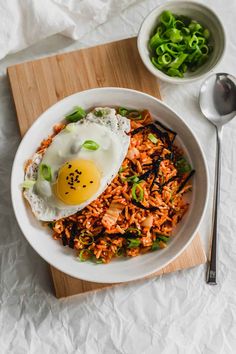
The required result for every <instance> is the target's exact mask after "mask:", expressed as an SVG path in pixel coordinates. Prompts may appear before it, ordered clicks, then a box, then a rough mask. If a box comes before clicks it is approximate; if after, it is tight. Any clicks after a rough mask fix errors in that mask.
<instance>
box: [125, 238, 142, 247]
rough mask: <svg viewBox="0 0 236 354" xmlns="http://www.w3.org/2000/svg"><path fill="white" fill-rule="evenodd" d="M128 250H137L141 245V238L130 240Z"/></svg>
mask: <svg viewBox="0 0 236 354" xmlns="http://www.w3.org/2000/svg"><path fill="white" fill-rule="evenodd" d="M128 242H129V243H128V246H127V248H136V247H138V246H139V245H140V243H141V241H140V239H139V238H128Z"/></svg>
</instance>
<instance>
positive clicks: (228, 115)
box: [199, 73, 236, 285]
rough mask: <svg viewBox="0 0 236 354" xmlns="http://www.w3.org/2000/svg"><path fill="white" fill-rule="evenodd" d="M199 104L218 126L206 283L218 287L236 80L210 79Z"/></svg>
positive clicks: (222, 75) (224, 76) (218, 76)
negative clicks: (224, 160)
mask: <svg viewBox="0 0 236 354" xmlns="http://www.w3.org/2000/svg"><path fill="white" fill-rule="evenodd" d="M199 104H200V108H201V111H202V113H203V114H204V116H205V117H206V118H207V119H208V120H209V121H210V122H211V123H212V124H213V125H214V126H215V128H216V133H217V134H216V139H217V155H216V170H215V193H214V219H213V235H212V245H211V257H210V262H209V266H208V272H207V283H208V284H211V285H216V284H217V283H216V258H217V238H218V237H217V234H218V208H219V203H220V173H221V142H222V131H223V126H224V125H225V124H227V123H228V122H229V121H230V120H232V119H233V118H234V117H235V115H236V78H235V77H233V76H232V75H230V74H226V73H219V74H214V75H211V76H209V77H208V78H207V79H206V80H205V81H204V83H203V84H202V86H201V89H200V95H199Z"/></svg>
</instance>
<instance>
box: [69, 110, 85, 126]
mask: <svg viewBox="0 0 236 354" xmlns="http://www.w3.org/2000/svg"><path fill="white" fill-rule="evenodd" d="M85 116H86V112H85V110H84V109H83V108H82V107H79V106H78V107H75V109H74V110H73V112H72V113H70V114H67V115H66V117H65V118H66V120H67V121H68V122H71V123H72V122H78V120H81V119H83V118H84V117H85Z"/></svg>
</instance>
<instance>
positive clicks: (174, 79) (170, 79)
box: [137, 0, 227, 84]
mask: <svg viewBox="0 0 236 354" xmlns="http://www.w3.org/2000/svg"><path fill="white" fill-rule="evenodd" d="M183 3H186V4H188V6H191V5H194V6H197V7H199V8H202V9H205V10H207V11H208V12H210V13H211V15H212V16H213V17H214V18H215V19H216V21H217V22H218V24H219V28H220V31H221V33H222V37H223V40H222V44H221V46H222V53H221V55H220V57H219V58H218V60H217V61H216V62H215V63H214V65H212V66H211V67H210V68H209V70H208V71H207V72H205V73H202V74H198V75H196V76H193V77H189V78H188V77H182V78H178V77H172V76H168V75H166V74H165V73H163V72H162V71H161V70H159V69H158V68H155V67H154V66H153V65H152V63H151V61H150V59H149V60H147V59H146V56H145V54H144V43H143V42H142V40H141V36H142V34H143V28H144V25H145V24H146V23H147V22H148V20H149V18H150V17H151V16H152V14H153V13H154V12H157V10H158V11H161V10H163V11H164V10H165V9H166V7H167V6H169V5H176V6H177V5H180V4H183ZM226 41H227V39H226V31H225V28H224V26H223V23H222V21H221V20H220V18H219V16H218V15H217V13H216V12H214V11H213V10H212V9H211V8H210V7H208V6H206V5H205V4H202V3H199V2H196V1H184V0H181V1H176V0H170V1H167V2H166V3H164V4H161V5H158V6H156V7H155V8H154V9H153V10H152V11H151V12H149V13H148V15H147V16H146V17H145V18H144V20H143V22H142V24H141V26H140V28H139V31H138V36H137V47H138V52H139V55H140V58H141V59H142V62H143V64H144V65H145V67H146V68H147V69H148V70H149V72H151V73H152V74H153V75H154V76H156V77H157V78H159V79H161V80H163V81H165V82H168V83H172V84H181V83H190V82H194V81H197V80H200V79H202V78H204V77H205V76H206V75H209V74H210V73H211V72H212V71H213V70H214V69H215V68H216V67H217V66H218V65H219V64H220V63H221V61H222V59H223V57H224V55H225V50H226V44H227V43H226Z"/></svg>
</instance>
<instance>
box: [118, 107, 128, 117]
mask: <svg viewBox="0 0 236 354" xmlns="http://www.w3.org/2000/svg"><path fill="white" fill-rule="evenodd" d="M128 112H129V110H128V109H127V108H124V107H119V108H118V113H119V114H120V115H121V116H122V117H126V116H127V114H128Z"/></svg>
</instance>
